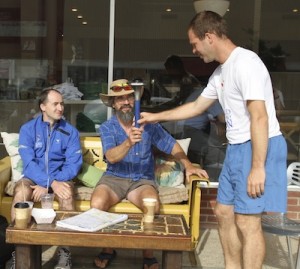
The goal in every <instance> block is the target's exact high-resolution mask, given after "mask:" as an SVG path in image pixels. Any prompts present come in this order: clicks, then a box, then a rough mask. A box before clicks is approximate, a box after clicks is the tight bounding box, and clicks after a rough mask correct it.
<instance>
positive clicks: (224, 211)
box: [214, 203, 234, 220]
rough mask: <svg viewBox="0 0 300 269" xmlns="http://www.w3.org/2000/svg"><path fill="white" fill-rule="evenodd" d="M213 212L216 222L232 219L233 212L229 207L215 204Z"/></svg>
mask: <svg viewBox="0 0 300 269" xmlns="http://www.w3.org/2000/svg"><path fill="white" fill-rule="evenodd" d="M214 212H215V215H216V217H217V219H218V220H222V219H233V218H234V210H233V206H231V205H223V204H220V203H217V204H216V206H215V208H214Z"/></svg>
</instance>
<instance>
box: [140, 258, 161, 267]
mask: <svg viewBox="0 0 300 269" xmlns="http://www.w3.org/2000/svg"><path fill="white" fill-rule="evenodd" d="M156 263H157V264H158V261H157V259H156V258H155V257H152V258H144V259H143V269H145V265H147V267H146V269H150V267H151V266H152V265H153V264H156Z"/></svg>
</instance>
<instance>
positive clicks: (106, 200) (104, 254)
mask: <svg viewBox="0 0 300 269" xmlns="http://www.w3.org/2000/svg"><path fill="white" fill-rule="evenodd" d="M118 201H119V198H118V196H117V195H116V194H115V192H113V191H112V190H111V189H110V188H109V187H108V186H106V185H98V186H97V187H96V189H95V190H94V192H93V195H92V198H91V207H92V208H98V209H100V210H103V211H108V210H109V208H110V207H111V206H113V205H114V204H116V203H117V202H118ZM115 255H116V252H114V250H113V249H112V248H103V249H102V251H101V253H100V254H99V256H98V257H96V258H95V260H94V262H95V265H96V266H97V267H99V268H106V267H107V266H108V265H109V263H110V261H111V260H112V259H113V258H114V257H115Z"/></svg>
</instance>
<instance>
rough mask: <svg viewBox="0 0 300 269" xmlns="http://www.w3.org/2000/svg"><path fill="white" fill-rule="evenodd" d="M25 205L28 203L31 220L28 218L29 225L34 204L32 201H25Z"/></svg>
mask: <svg viewBox="0 0 300 269" xmlns="http://www.w3.org/2000/svg"><path fill="white" fill-rule="evenodd" d="M25 203H27V204H28V205H29V218H28V223H30V222H31V212H32V208H33V205H34V203H33V202H32V201H25Z"/></svg>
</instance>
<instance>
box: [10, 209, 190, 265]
mask: <svg viewBox="0 0 300 269" xmlns="http://www.w3.org/2000/svg"><path fill="white" fill-rule="evenodd" d="M76 214H78V212H62V211H57V216H56V220H59V219H64V218H67V217H71V216H73V215H76ZM6 242H7V243H11V244H15V250H16V269H20V268H22V269H26V268H28V269H29V268H30V269H33V268H38V269H40V268H41V249H42V248H41V246H43V245H51V246H76V247H97V248H98V247H110V248H124V249H153V250H162V252H163V255H162V268H164V269H179V268H181V267H182V252H183V251H191V250H192V246H191V235H190V233H189V229H188V228H187V225H186V222H185V219H184V217H183V216H181V215H156V216H155V219H154V223H153V224H150V225H149V224H147V225H145V224H144V223H143V222H142V214H129V215H128V220H126V221H124V222H121V223H118V224H115V225H112V226H109V227H107V228H104V229H102V230H100V231H97V232H78V231H73V230H69V229H64V228H60V227H56V225H55V221H54V222H53V224H36V223H35V221H32V223H31V224H30V226H29V227H28V228H27V229H17V228H15V227H14V226H13V224H11V225H10V226H9V227H8V228H7V230H6Z"/></svg>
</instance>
